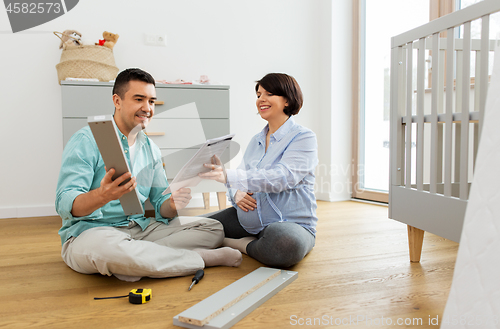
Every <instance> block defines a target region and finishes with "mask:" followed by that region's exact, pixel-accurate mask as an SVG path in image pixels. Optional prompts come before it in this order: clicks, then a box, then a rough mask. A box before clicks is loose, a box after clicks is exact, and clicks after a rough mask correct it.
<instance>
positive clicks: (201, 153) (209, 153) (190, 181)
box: [163, 134, 234, 195]
mask: <svg viewBox="0 0 500 329" xmlns="http://www.w3.org/2000/svg"><path fill="white" fill-rule="evenodd" d="M233 137H234V134H229V135H225V136H222V137H218V138H214V139H209V140H207V141H206V142H205V144H203V145H202V146H201V147H200V149H199V150H198V151H197V152H196V153H195V155H193V157H192V158H191V159H190V160H189V161H188V162H187V163H186V164H185V165H184V166H183V167H182V168H181V170H179V172H178V173H177V175H176V176H175V178H174V179H173V181H172V182H171V183H170V186H169V187H168V188H167V189H166V190H165V191H163V195H165V194H168V193H172V192H175V191H177V190H178V189H181V188H183V187H193V186H196V185H198V183H199V182H201V181H202V179H203V178H200V177H199V176H198V174H200V173H205V172H209V171H211V169H210V168H206V167H204V166H203V165H204V164H205V163H212V157H213V156H214V155H216V156H217V157H219V158H220V157H221V155H222V153H224V151H225V150H226V148H227V147H228V146H229V143H230V142H231V140H232V139H233Z"/></svg>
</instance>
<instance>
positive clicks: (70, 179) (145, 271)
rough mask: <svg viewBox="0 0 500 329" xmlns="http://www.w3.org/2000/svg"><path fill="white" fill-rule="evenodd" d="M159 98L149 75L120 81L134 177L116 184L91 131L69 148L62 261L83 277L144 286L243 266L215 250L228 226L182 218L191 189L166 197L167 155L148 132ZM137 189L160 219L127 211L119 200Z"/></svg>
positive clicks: (60, 204) (126, 75) (120, 109)
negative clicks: (94, 275)
mask: <svg viewBox="0 0 500 329" xmlns="http://www.w3.org/2000/svg"><path fill="white" fill-rule="evenodd" d="M155 99H156V90H155V80H154V79H153V77H152V76H151V75H150V74H149V73H147V72H144V71H142V70H140V69H127V70H125V71H123V72H121V73H120V74H119V75H118V76H117V78H116V80H115V84H114V87H113V103H114V106H115V113H114V124H115V125H116V127H117V128H118V129H119V135H120V139H121V142H122V146H123V149H124V152H125V154H126V157H127V160H128V162H129V166H130V168H131V170H132V173H130V172H129V173H125V174H123V175H121V176H120V177H118V178H117V179H115V180H112V177H113V174H114V169H113V168H109V170H106V169H107V168H105V166H104V161H103V159H102V157H101V154H100V153H99V149H98V147H97V144H96V142H95V140H94V137H93V135H92V133H91V131H90V128H89V127H85V128H82V129H80V130H79V131H78V132H76V133H75V134H74V135H73V136H72V137H71V139H70V140H69V141H68V143H67V145H66V147H65V149H64V152H63V156H62V165H61V171H60V173H59V180H58V184H57V192H56V193H57V195H56V210H57V212H58V214H59V215H60V216H61V218H62V221H63V225H62V228H61V229H60V230H59V235H60V236H61V242H62V245H63V246H62V252H61V255H62V258H63V260H64V262H65V263H66V264H67V265H68V266H69V267H70V268H72V269H73V270H75V271H77V272H80V273H85V274H91V273H101V274H105V275H114V276H116V277H117V278H119V279H121V280H126V281H137V280H140V278H141V277H143V276H147V277H153V278H163V277H171V276H183V275H188V274H192V273H194V272H196V271H197V270H199V269H201V268H203V267H206V266H220V265H223V266H239V264H240V263H241V259H242V258H241V253H240V252H239V251H238V250H235V249H231V248H228V247H224V248H220V249H213V248H217V247H219V246H220V245H221V243H222V241H223V239H224V230H223V227H222V224H220V222H218V221H216V220H213V219H208V218H200V217H194V218H190V217H178V216H177V210H180V209H182V208H184V207H185V206H186V205H187V204H188V203H189V200H190V199H191V191H190V190H189V189H187V188H183V189H180V190H178V191H175V192H173V193H172V194H167V195H165V196H163V195H162V192H163V191H164V190H165V188H166V187H167V186H168V182H167V177H166V175H165V170H164V169H163V166H162V161H161V152H160V149H159V148H158V146H156V145H155V144H154V143H153V141H151V140H150V139H149V138H148V137H147V136H146V134H145V133H144V132H143V131H142V129H144V128H145V127H146V126H147V124H148V123H149V122H150V120H151V118H152V116H153V114H154V102H155ZM133 175H134V177H132V176H133ZM127 179H129V181H128V182H126V183H124V184H122V185H121V183H123V182H124V181H126V180H127ZM134 189H137V191H138V195H139V198H140V201H141V202H142V203H143V205H144V201H146V199H147V198H149V200H150V202H151V204H152V205H153V206H154V209H155V214H156V217H155V218H146V217H144V214H141V215H133V216H126V215H125V214H124V212H123V209H122V207H121V204H120V201H119V200H118V199H119V198H120V197H121V196H122V195H124V194H126V193H129V192H131V191H132V190H134Z"/></svg>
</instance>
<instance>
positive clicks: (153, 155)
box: [55, 124, 170, 244]
mask: <svg viewBox="0 0 500 329" xmlns="http://www.w3.org/2000/svg"><path fill="white" fill-rule="evenodd" d="M115 127H116V124H115ZM118 133H119V135H120V139H121V143H122V146H123V150H124V152H125V155H126V157H127V160H128V163H129V166H130V168H131V170H132V176H135V177H136V179H137V187H136V189H137V191H138V194H139V199H140V201H141V203H142V205H143V207H144V202H145V201H146V199H148V198H149V200H150V202H151V204H152V205H153V207H154V209H155V213H156V220H158V221H160V222H163V223H165V224H168V221H169V220H170V219H168V218H163V217H161V215H160V207H161V205H162V203H163V202H164V201H165V200H167V199H168V198H169V197H170V194H167V195H162V192H163V191H164V190H165V189H166V188H167V187H168V182H167V177H166V175H165V170H164V169H163V162H162V159H161V152H160V149H159V148H158V146H156V144H154V143H153V142H152V141H151V140H150V139H149V138H148V137H147V136H146V135H145V134H144V132H142V131H141V132H139V133H138V134H137V138H136V141H135V143H136V144H137V145H136V154H135V159H134V163H130V152H129V145H128V139H127V137H126V136H125V135H123V134H122V133H121V132H120V131H119V130H118ZM105 173H106V171H105V168H104V161H103V159H102V157H101V154H100V152H99V149H98V147H97V144H96V142H95V139H94V136H93V135H92V132H91V131H90V128H89V127H85V128H82V129H80V130H79V131H78V132H76V133H75V134H74V135H73V136H72V137H71V139H70V140H69V141H68V143H67V144H66V147H65V148H64V152H63V156H62V164H61V171H60V173H59V180H58V182H57V191H56V203H55V205H56V210H57V213H58V214H59V215H60V216H61V218H62V223H63V225H62V227H61V229H60V230H59V235H60V236H61V242H62V243H63V244H64V242H66V240H68V239H69V238H70V237H72V236H74V237H77V236H78V235H79V234H80V233H82V232H83V231H85V230H88V229H90V228H93V227H97V226H126V225H128V223H129V221H131V220H133V221H135V222H136V223H137V224H139V225H140V226H141V227H142V229H143V230H144V229H146V227H147V226H148V224H149V222H150V220H149V218H146V217H144V215H133V216H125V214H124V212H123V208H122V206H121V204H120V201H119V200H114V201H111V202H109V203H108V204H106V205H104V206H103V207H101V208H99V209H97V210H96V211H94V212H93V213H92V214H90V215H88V216H83V217H73V215H72V214H71V209H72V207H73V201H74V200H75V198H76V197H77V196H78V195H80V194H82V193H87V192H89V191H91V190H94V189H96V188H98V187H99V186H100V185H101V180H102V179H103V177H104V175H105Z"/></svg>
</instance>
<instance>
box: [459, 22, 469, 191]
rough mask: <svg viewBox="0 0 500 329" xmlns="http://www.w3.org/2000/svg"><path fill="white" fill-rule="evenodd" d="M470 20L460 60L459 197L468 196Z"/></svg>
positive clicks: (465, 26)
mask: <svg viewBox="0 0 500 329" xmlns="http://www.w3.org/2000/svg"><path fill="white" fill-rule="evenodd" d="M470 43H471V22H466V23H465V24H464V50H463V62H462V64H463V65H462V118H461V126H462V127H461V128H462V132H461V143H460V199H461V200H467V199H468V196H469V179H468V174H469V90H470V57H471V56H470Z"/></svg>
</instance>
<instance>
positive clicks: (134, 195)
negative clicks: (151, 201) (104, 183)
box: [88, 115, 144, 216]
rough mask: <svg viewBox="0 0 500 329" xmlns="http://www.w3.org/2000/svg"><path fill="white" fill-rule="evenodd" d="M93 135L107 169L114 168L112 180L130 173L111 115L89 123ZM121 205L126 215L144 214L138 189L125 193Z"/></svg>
mask: <svg viewBox="0 0 500 329" xmlns="http://www.w3.org/2000/svg"><path fill="white" fill-rule="evenodd" d="M88 124H89V126H90V129H92V134H93V135H94V138H95V140H96V143H97V146H98V148H99V152H100V153H101V156H102V158H103V160H104V163H105V164H106V166H107V168H109V169H110V168H114V169H115V174H114V175H113V177H112V179H113V180H115V179H117V178H118V177H120V176H121V175H123V174H125V173H127V172H130V171H131V170H130V167H129V165H128V160H127V157H126V156H125V153H124V151H123V147H122V144H121V141H120V135H119V134H118V129H117V128H115V125H114V124H113V119H112V116H111V115H108V116H106V117H105V118H102V119H97V120H96V119H95V118H94V119H90V120H89V121H88ZM129 180H130V179H127V180H125V181H124V182H123V183H122V184H124V183H126V182H128V181H129ZM119 200H120V204H121V206H122V208H123V212H124V213H125V215H127V216H128V215H138V214H143V213H144V209H143V208H142V204H141V201H140V199H139V193H138V191H137V188H135V189H133V190H132V191H131V192H128V193H125V194H124V195H122V196H121V197H120V199H119Z"/></svg>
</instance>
